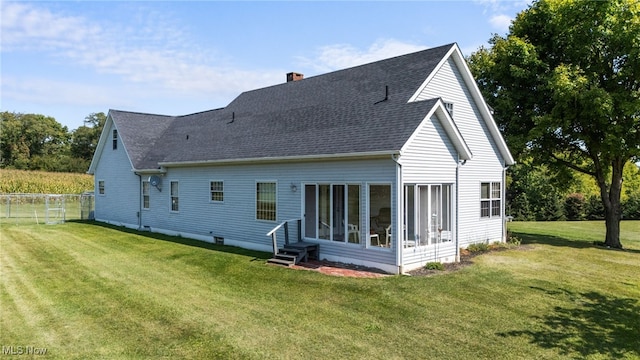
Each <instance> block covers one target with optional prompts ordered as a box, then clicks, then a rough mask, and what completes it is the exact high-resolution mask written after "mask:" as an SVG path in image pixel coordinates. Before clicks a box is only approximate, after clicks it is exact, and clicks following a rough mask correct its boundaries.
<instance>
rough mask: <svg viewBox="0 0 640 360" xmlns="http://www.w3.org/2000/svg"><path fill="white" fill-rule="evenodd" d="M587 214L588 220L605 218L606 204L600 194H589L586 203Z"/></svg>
mask: <svg viewBox="0 0 640 360" xmlns="http://www.w3.org/2000/svg"><path fill="white" fill-rule="evenodd" d="M584 212H585V216H586V217H587V220H604V206H603V205H602V200H601V199H600V196H598V195H592V196H589V199H588V200H587V202H586V204H585V211H584Z"/></svg>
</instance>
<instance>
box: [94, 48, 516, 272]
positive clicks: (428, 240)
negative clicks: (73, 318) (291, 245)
mask: <svg viewBox="0 0 640 360" xmlns="http://www.w3.org/2000/svg"><path fill="white" fill-rule="evenodd" d="M513 163H514V160H513V157H512V156H511V154H510V153H509V150H508V148H507V146H506V144H505V142H504V140H503V138H502V136H501V135H500V132H499V130H498V127H497V126H496V124H495V122H494V120H493V118H492V116H491V113H490V111H489V109H488V107H487V105H486V103H485V102H484V100H483V98H482V96H481V94H480V91H479V90H478V88H477V86H476V84H475V82H474V80H473V77H472V75H471V73H470V71H469V68H468V67H467V65H466V63H465V60H464V58H463V56H462V54H461V52H460V49H459V48H458V46H457V45H456V44H450V45H445V46H441V47H437V48H432V49H428V50H424V51H420V52H416V53H412V54H408V55H403V56H398V57H394V58H390V59H386V60H381V61H377V62H374V63H370V64H366V65H362V66H357V67H353V68H349V69H345V70H340V71H335V72H331V73H328V74H324V75H319V76H314V77H309V78H304V79H303V78H302V75H300V74H296V73H290V74H288V76H287V82H286V83H282V84H279V85H275V86H271V87H267V88H263V89H257V90H252V91H247V92H244V93H242V94H240V95H239V96H238V97H237V98H236V99H235V100H233V101H232V102H231V103H230V104H229V105H228V106H227V107H225V108H220V109H215V110H210V111H205V112H201V113H196V114H190V115H185V116H163V115H152V114H141V113H134V112H126V111H117V110H111V111H109V114H108V117H107V121H106V124H105V126H104V129H103V132H102V135H101V136H100V141H99V144H98V147H97V149H96V152H95V155H94V158H93V161H92V162H91V166H90V168H89V173H90V174H94V175H95V193H96V198H95V218H96V220H98V221H103V222H108V223H112V224H118V225H122V226H126V227H130V228H138V229H147V230H150V231H154V232H161V233H167V234H174V235H175V234H179V235H181V236H183V237H189V238H194V239H199V240H203V241H210V242H211V241H217V242H223V243H224V244H225V245H233V246H240V247H244V248H249V249H256V250H265V251H271V249H272V243H271V238H270V237H268V236H267V235H266V234H267V233H268V232H270V231H271V230H272V229H274V228H275V227H277V226H278V225H279V224H281V223H282V222H284V221H288V220H291V221H289V223H288V224H289V226H290V230H291V233H293V234H300V236H301V238H302V240H303V241H304V242H305V243H311V244H318V245H319V257H320V258H322V259H328V260H333V261H342V262H348V263H353V264H360V265H366V266H372V267H377V268H380V269H383V270H386V271H389V272H391V273H402V272H404V271H408V270H411V269H415V268H417V267H420V266H422V265H424V264H425V263H427V262H430V261H441V262H452V261H456V260H457V259H458V256H459V249H460V248H464V247H466V246H468V245H469V244H471V243H476V242H494V241H503V240H504V238H505V225H504V218H505V216H504V190H505V180H504V175H505V169H506V168H507V167H508V166H509V165H512V164H513ZM295 220H299V221H295ZM278 231H280V230H278ZM279 239H281V240H282V236H279Z"/></svg>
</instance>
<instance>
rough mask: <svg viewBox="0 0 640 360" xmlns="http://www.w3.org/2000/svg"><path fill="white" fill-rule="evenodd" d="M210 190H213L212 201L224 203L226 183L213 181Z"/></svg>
mask: <svg viewBox="0 0 640 360" xmlns="http://www.w3.org/2000/svg"><path fill="white" fill-rule="evenodd" d="M209 188H210V190H211V201H213V202H223V201H224V183H223V182H222V181H212V182H211V183H210V186H209Z"/></svg>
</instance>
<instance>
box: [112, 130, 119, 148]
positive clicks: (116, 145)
mask: <svg viewBox="0 0 640 360" xmlns="http://www.w3.org/2000/svg"><path fill="white" fill-rule="evenodd" d="M117 148H118V130H115V129H114V130H113V150H116V149H117Z"/></svg>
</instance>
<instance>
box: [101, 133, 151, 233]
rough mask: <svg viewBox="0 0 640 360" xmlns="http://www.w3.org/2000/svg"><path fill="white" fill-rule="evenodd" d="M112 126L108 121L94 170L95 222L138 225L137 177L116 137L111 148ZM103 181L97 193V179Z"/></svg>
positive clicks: (119, 139)
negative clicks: (101, 189) (104, 141)
mask: <svg viewBox="0 0 640 360" xmlns="http://www.w3.org/2000/svg"><path fill="white" fill-rule="evenodd" d="M114 129H115V126H114V125H113V123H111V127H110V128H109V131H107V132H106V133H105V134H107V135H108V138H107V142H106V143H105V146H104V147H103V149H102V152H101V153H100V158H99V162H98V165H97V167H96V170H95V173H94V181H95V189H96V191H95V194H96V195H95V218H96V220H98V221H107V222H110V223H114V224H118V225H124V226H127V227H137V226H138V211H139V210H140V206H139V202H138V201H137V199H138V198H139V194H140V178H139V177H138V176H137V175H136V174H134V173H133V171H132V170H131V162H130V161H129V157H128V156H127V152H126V149H125V147H124V145H123V143H122V141H121V138H120V137H118V148H117V149H116V150H113V146H112V134H113V130H114ZM101 180H104V188H105V193H104V195H100V194H98V191H97V190H98V181H101Z"/></svg>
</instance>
